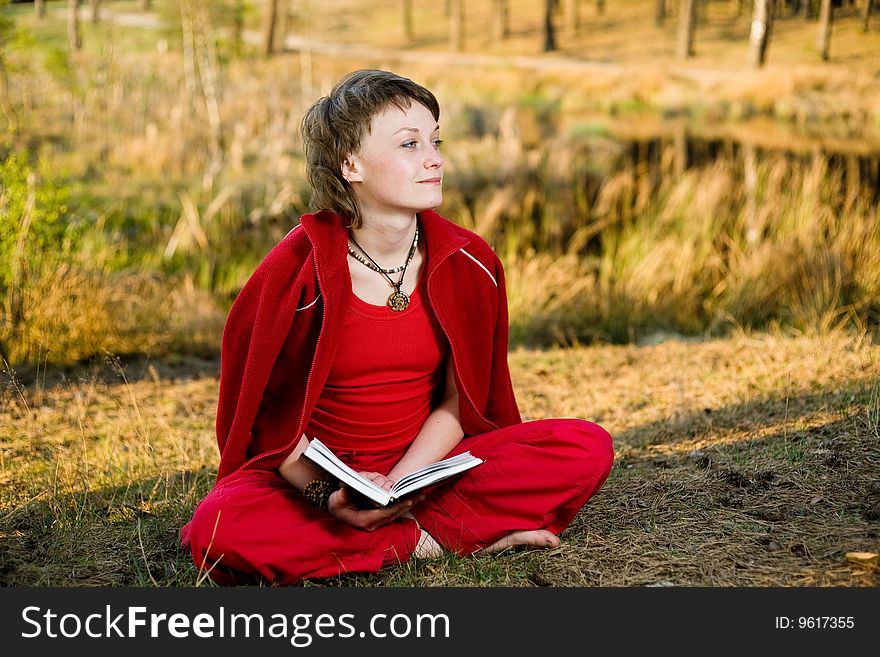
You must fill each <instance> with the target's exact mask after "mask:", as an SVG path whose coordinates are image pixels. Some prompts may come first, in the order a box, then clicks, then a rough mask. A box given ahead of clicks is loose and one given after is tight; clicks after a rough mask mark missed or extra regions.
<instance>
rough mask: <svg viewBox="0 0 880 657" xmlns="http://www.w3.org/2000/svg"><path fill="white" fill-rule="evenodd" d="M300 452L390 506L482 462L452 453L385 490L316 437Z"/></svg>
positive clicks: (375, 500) (380, 502)
mask: <svg viewBox="0 0 880 657" xmlns="http://www.w3.org/2000/svg"><path fill="white" fill-rule="evenodd" d="M304 453H305V455H306V456H307V457H308V458H309V459H311V461H312V462H314V463H315V464H316V465H318V466H320V467H322V468H324V470H326V471H327V472H328V473H329V474H331V475H332V476H334V477H336V478H337V479H339V481H341V482H342V483H344V484H347V485H348V486H350V487H351V488H354V489H355V490H356V491H358V492H359V493H361V494H362V495H365V496H366V497H368V498H370V499H371V500H373V501H374V502H376V503H377V504H378V505H379V506H390V505H392V504H394V503H395V502H397V501H398V500H399V499H400V498H402V497H404V496H405V495H408V494H409V493H412V492H413V491H417V490H419V489H420V488H424V487H425V486H429V485H430V484H434V483H436V482H438V481H442V480H443V479H446V478H447V477H452V476H453V475H457V474H459V473H461V472H464V471H465V470H470V469H471V468H473V467H474V466H477V465H480V464H481V463H482V462H483V460H482V459H478V458H477V457H476V456H474V455H473V454H471V453H470V452H464V453H463V454H459V455H458V456H452V457H450V458H448V459H444V460H442V461H437V462H436V463H429V464H428V465H426V466H424V467H422V468H419V469H418V470H415V471H414V472H410V473H409V474H408V475H406V476H405V477H401V478H400V479H399V480H398V481H397V482H396V483H395V484H394V487H393V488H392V489H391V490H390V491H388V490H385V489H384V488H382V487H381V486H377V485H376V484H374V483H373V482H372V481H370V480H369V479H367V478H366V477H364V476H363V475H361V474H359V473H357V472H355V471H354V470H352V469H351V468H349V467H348V466H347V465H345V463H343V462H342V461H340V460H339V458H338V457H337V456H336V454H334V453H333V452H332V451H331V450H330V448H329V447H327V446H326V445H324V443H322V442H321V441H320V440H318V439H317V438H312V440H311V442H310V443H309V446H308V447H307V448H306V451H305V452H304Z"/></svg>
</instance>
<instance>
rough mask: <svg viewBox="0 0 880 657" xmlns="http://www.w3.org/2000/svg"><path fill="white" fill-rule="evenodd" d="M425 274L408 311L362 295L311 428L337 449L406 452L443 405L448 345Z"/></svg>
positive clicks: (352, 309)
mask: <svg viewBox="0 0 880 657" xmlns="http://www.w3.org/2000/svg"><path fill="white" fill-rule="evenodd" d="M426 278H427V277H426V276H425V275H424V273H423V274H422V275H421V276H420V277H419V283H418V285H417V286H416V289H415V291H414V292H413V294H412V296H410V303H409V306H408V307H407V309H406V310H404V311H402V312H396V311H393V310H391V309H390V308H388V307H387V306H374V305H372V304H369V303H367V302H365V301H363V300H362V299H360V298H358V297H357V296H356V295H355V294H352V295H351V304H350V305H349V308H348V310H347V312H346V315H345V321H344V324H343V327H342V332H341V336H340V340H339V347H338V348H337V350H336V355H335V357H334V360H333V365H332V366H331V368H330V373H329V375H328V376H327V382H326V383H325V384H324V388H323V389H322V390H321V396H320V398H319V399H318V403H317V405H316V406H315V410H314V411H313V412H312V416H311V419H310V420H309V424H308V426H307V427H306V436H307V437H308V438H312V437H317V438H319V439H320V440H321V442H323V443H324V444H325V445H327V446H328V447H329V448H330V449H333V450H346V451H349V450H355V451H358V452H365V453H376V454H381V453H387V452H394V451H400V450H402V449H405V448H406V447H407V446H409V444H410V443H411V442H412V441H413V440H414V439H415V437H416V436H417V435H418V433H419V430H420V429H421V428H422V424H424V422H425V420H426V419H427V417H428V415H429V414H430V413H431V411H432V410H433V408H434V405H435V404H436V403H437V402H438V401H439V400H438V394H439V393H440V392H441V391H440V386H441V385H442V382H443V375H444V368H443V364H444V362H445V359H446V352H447V349H448V344H447V341H446V336H445V335H444V334H443V331H442V330H441V328H440V326H439V324H438V323H437V319H436V317H434V313H433V312H432V311H431V309H430V308H428V306H427V304H425V303H423V297H424V296H425V295H426V294H427V289H426V281H425V279H426Z"/></svg>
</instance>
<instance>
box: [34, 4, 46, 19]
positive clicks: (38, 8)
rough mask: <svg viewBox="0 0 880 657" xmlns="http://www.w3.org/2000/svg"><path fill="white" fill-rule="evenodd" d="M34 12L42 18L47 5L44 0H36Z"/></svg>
mask: <svg viewBox="0 0 880 657" xmlns="http://www.w3.org/2000/svg"><path fill="white" fill-rule="evenodd" d="M34 13H35V14H36V15H37V18H42V17H43V16H45V15H46V5H45V4H44V3H43V0H34Z"/></svg>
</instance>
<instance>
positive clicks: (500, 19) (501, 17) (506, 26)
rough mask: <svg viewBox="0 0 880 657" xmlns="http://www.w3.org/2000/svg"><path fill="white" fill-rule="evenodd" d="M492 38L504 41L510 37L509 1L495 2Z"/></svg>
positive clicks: (500, 0) (499, 0)
mask: <svg viewBox="0 0 880 657" xmlns="http://www.w3.org/2000/svg"><path fill="white" fill-rule="evenodd" d="M492 36H493V37H494V38H495V40H496V41H502V40H504V39H506V38H507V37H509V36H510V9H509V8H508V6H507V0H495V2H494V3H493V11H492Z"/></svg>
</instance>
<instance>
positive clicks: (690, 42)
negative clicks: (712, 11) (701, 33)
mask: <svg viewBox="0 0 880 657" xmlns="http://www.w3.org/2000/svg"><path fill="white" fill-rule="evenodd" d="M696 18H697V0H681V9H680V11H679V15H678V44H677V47H676V56H677V57H678V59H687V58H688V57H692V56H693V54H694V31H695V30H696V27H697V21H696Z"/></svg>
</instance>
